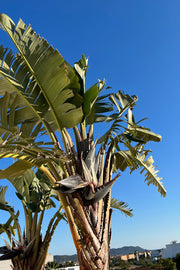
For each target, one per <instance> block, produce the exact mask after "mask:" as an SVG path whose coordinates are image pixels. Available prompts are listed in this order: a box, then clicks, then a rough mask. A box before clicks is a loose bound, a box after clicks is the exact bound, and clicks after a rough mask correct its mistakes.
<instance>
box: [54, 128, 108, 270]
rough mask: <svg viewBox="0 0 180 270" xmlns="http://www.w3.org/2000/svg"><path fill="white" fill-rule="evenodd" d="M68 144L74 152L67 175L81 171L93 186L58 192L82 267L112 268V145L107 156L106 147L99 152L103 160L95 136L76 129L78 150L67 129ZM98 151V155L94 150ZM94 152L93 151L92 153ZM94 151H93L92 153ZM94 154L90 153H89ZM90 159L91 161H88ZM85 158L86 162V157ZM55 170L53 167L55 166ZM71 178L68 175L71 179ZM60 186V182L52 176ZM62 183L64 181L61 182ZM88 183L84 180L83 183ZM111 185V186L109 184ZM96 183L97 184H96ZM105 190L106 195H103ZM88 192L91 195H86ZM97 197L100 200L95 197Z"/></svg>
mask: <svg viewBox="0 0 180 270" xmlns="http://www.w3.org/2000/svg"><path fill="white" fill-rule="evenodd" d="M65 134H66V136H64V143H65V145H66V150H67V151H68V152H69V153H70V154H71V156H72V155H73V157H72V158H71V162H69V163H68V164H65V167H66V174H67V175H66V176H70V175H73V174H78V175H80V176H81V178H82V179H85V180H84V181H88V182H89V185H88V186H87V187H85V188H83V189H81V188H80V189H77V190H76V189H75V191H74V192H72V193H71V192H70V191H69V192H70V193H69V192H68V193H66V194H63V192H62V190H61V188H60V190H59V191H58V194H59V197H60V200H61V202H62V204H63V206H64V209H65V212H66V216H67V219H68V223H69V226H70V230H71V233H72V237H73V240H74V244H75V246H76V249H77V255H78V260H79V264H80V269H81V270H83V269H86V270H95V269H101V270H107V269H109V257H110V254H109V252H110V240H111V214H112V210H111V208H110V203H111V192H110V187H111V185H112V184H111V182H113V181H112V179H111V178H112V152H113V151H112V150H113V147H112V145H110V146H109V148H108V151H107V154H106V155H105V151H104V149H105V148H104V146H103V147H102V148H101V149H100V151H99V159H97V157H96V156H95V149H93V148H95V146H94V143H93V141H92V139H90V138H92V136H91V137H90V138H88V139H86V144H85V140H83V132H82V131H81V134H80V133H79V132H78V130H76V132H75V135H76V138H77V134H78V136H79V140H76V143H77V153H76V152H75V150H74V146H73V144H72V141H71V139H70V137H69V135H68V133H67V131H65V133H64V135H65ZM93 151H94V154H92V152H93ZM90 152H91V153H90ZM89 153H90V154H89ZM88 155H90V156H88ZM87 156H88V158H89V159H88V160H90V161H89V162H90V163H89V164H88V161H87ZM82 158H83V160H85V162H86V165H85V162H84V161H83V160H82ZM95 159H96V162H97V164H96V167H98V169H96V173H95V169H94V166H95ZM51 169H52V168H51ZM67 179H68V178H67ZM51 182H54V184H55V185H56V184H57V182H56V181H53V180H52V179H51ZM59 183H60V184H61V181H60V182H59ZM83 183H84V182H83ZM109 184H110V187H109ZM89 186H91V188H93V189H94V191H93V192H94V194H93V196H94V197H93V196H92V198H91V199H88V197H86V196H85V194H86V193H87V190H89V191H90V189H91V188H90V187H89ZM92 186H93V187H92ZM106 189H107V190H108V191H105V193H103V194H105V195H103V196H102V194H100V193H101V192H102V191H103V192H104V190H106ZM86 195H87V194H86ZM95 197H96V199H94V198H95Z"/></svg>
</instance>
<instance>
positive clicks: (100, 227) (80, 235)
mask: <svg viewBox="0 0 180 270" xmlns="http://www.w3.org/2000/svg"><path fill="white" fill-rule="evenodd" d="M75 196H76V197H74V198H73V197H72V196H71V195H68V200H69V205H70V209H71V213H72V217H73V220H74V222H73V220H72V218H71V220H69V225H70V229H71V233H72V235H73V239H74V242H75V246H76V249H77V255H78V260H79V264H80V269H81V270H83V269H86V270H95V269H102V270H107V269H109V246H110V240H111V213H112V210H111V209H110V194H108V195H106V197H105V198H104V199H103V200H100V201H99V202H98V203H95V204H93V205H89V206H86V205H84V202H83V201H82V199H81V198H80V197H79V196H78V195H77V194H76V195H75Z"/></svg>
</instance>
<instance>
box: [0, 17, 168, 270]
mask: <svg viewBox="0 0 180 270" xmlns="http://www.w3.org/2000/svg"><path fill="white" fill-rule="evenodd" d="M0 25H1V28H2V29H3V30H5V31H6V32H7V34H8V35H9V37H10V38H11V40H12V41H13V43H14V44H15V46H16V48H17V53H13V52H12V51H11V50H9V49H5V48H4V47H3V46H1V47H0V74H1V75H0V135H1V141H0V158H12V159H14V160H15V161H14V163H13V164H12V165H11V166H10V167H8V168H6V169H4V170H1V171H0V178H5V177H6V178H18V177H21V176H22V175H23V174H24V173H26V172H27V171H28V170H29V169H30V168H37V169H38V173H39V174H40V175H42V177H43V179H44V181H47V182H48V181H49V182H50V183H51V185H52V186H53V189H54V190H55V191H56V192H57V195H58V198H59V200H60V201H61V204H62V206H63V208H64V211H65V214H66V217H67V220H68V223H69V227H70V230H71V234H72V238H73V241H74V244H75V247H76V250H77V255H78V260H79V264H80V269H81V270H85V269H86V270H95V269H103V270H107V269H109V254H110V253H109V247H110V240H111V216H112V208H113V207H114V208H116V209H119V210H120V211H121V212H122V213H124V214H126V215H129V216H131V215H132V210H131V209H129V208H128V205H127V204H126V203H124V202H121V201H117V200H116V199H114V198H111V188H112V186H113V184H114V183H115V181H117V179H118V178H119V176H120V174H121V173H122V172H123V171H124V170H125V169H128V168H129V169H130V172H133V171H134V170H136V169H140V172H141V173H142V174H143V173H144V174H145V181H146V182H147V184H148V185H150V184H153V185H155V186H157V187H158V191H159V192H160V194H161V195H162V196H165V194H166V190H165V188H164V186H163V184H162V182H161V178H160V177H158V175H157V171H156V170H155V166H154V160H153V158H152V157H151V156H150V150H149V149H148V148H146V146H147V144H148V142H149V141H154V142H159V141H160V140H161V136H160V135H158V134H155V133H153V132H151V131H150V129H148V128H145V127H143V126H141V125H140V123H141V122H140V121H138V122H136V121H135V117H134V115H133V110H134V108H135V105H136V102H137V100H138V99H137V97H136V96H129V95H128V94H125V93H123V92H122V91H118V92H117V94H114V93H112V94H102V93H104V92H103V91H105V90H106V89H107V88H108V87H107V88H106V86H105V85H106V84H105V81H101V80H99V81H98V82H97V83H95V84H93V85H92V86H91V87H90V88H89V89H86V86H85V78H86V74H87V68H88V59H87V58H86V57H85V56H84V55H83V56H82V59H80V60H79V61H78V62H76V63H75V64H74V67H71V65H69V64H68V63H67V62H66V61H65V60H64V59H63V57H62V56H61V55H60V53H59V52H58V51H57V50H54V49H53V47H52V46H51V45H49V44H48V42H47V41H46V40H45V39H44V38H41V37H40V36H39V35H37V34H36V33H35V32H34V30H33V29H32V27H31V26H27V25H26V24H25V23H24V22H23V21H22V20H19V22H18V24H17V25H15V23H14V22H13V21H12V20H11V19H10V18H9V17H8V16H7V15H5V14H0ZM100 122H101V125H102V124H104V129H106V131H105V132H104V134H102V130H101V131H100V132H99V133H100V138H99V139H97V138H95V137H94V128H95V126H96V125H97V128H98V123H100ZM18 184H19V182H18V181H17V186H18ZM19 194H21V192H20V193H19Z"/></svg>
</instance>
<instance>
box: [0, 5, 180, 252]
mask: <svg viewBox="0 0 180 270" xmlns="http://www.w3.org/2000/svg"><path fill="white" fill-rule="evenodd" d="M0 12H3V13H6V14H8V15H9V16H10V17H11V18H12V19H13V20H14V21H15V22H16V23H17V22H18V19H19V18H22V19H23V21H24V22H26V23H27V24H29V23H30V24H31V25H32V27H33V29H34V30H35V31H36V32H37V33H39V34H40V35H41V36H44V37H45V38H46V39H47V40H48V42H49V43H51V44H52V45H53V46H54V47H55V48H57V49H58V50H59V51H60V52H61V54H62V55H63V57H64V58H65V59H66V60H67V61H68V62H70V63H71V64H73V63H74V62H75V61H77V60H79V59H80V58H81V55H82V54H83V53H84V54H85V55H86V56H89V65H90V68H89V70H88V74H87V85H90V84H93V83H95V82H96V81H97V79H103V78H106V80H107V84H108V85H110V86H112V88H113V91H115V92H116V91H118V90H120V89H121V90H124V91H125V92H127V93H129V94H135V95H137V96H138V97H139V101H138V103H137V107H136V110H135V115H136V118H137V119H141V118H144V117H148V120H147V121H146V122H145V123H144V124H146V126H148V127H150V128H151V130H153V131H154V132H157V133H160V134H161V135H162V138H163V139H162V142H161V143H158V144H156V143H152V144H150V148H151V149H152V151H153V157H154V159H155V163H156V164H157V165H158V169H159V170H160V173H159V175H160V176H162V177H164V180H163V181H164V185H165V187H166V189H167V196H166V198H161V197H160V194H159V193H158V192H157V189H156V188H155V187H153V186H150V187H147V185H146V184H145V183H144V177H143V176H142V175H140V174H139V172H136V173H134V174H132V175H131V176H129V174H128V172H127V173H124V174H122V176H121V177H120V179H119V180H118V181H117V182H116V183H115V185H114V187H113V191H112V194H113V197H116V198H117V199H120V200H123V201H125V202H128V203H129V206H130V207H132V208H133V209H134V216H133V218H126V217H124V216H122V215H121V214H120V213H118V212H116V211H114V214H113V218H112V242H111V247H113V248H117V247H121V246H125V245H139V246H141V247H143V248H146V249H155V248H162V247H165V244H167V243H169V242H170V241H172V240H177V241H178V242H180V227H179V224H180V196H179V193H180V176H179V175H180V173H179V162H180V158H179V153H180V142H179V137H180V123H179V122H180V121H179V108H180V106H179V100H180V75H179V73H180V2H179V0H173V1H170V0H124V1H123V0H111V1H107V0H91V1H82V0H80V1H78V0H77V1H72V0H69V1H65V0H63V1H62V0H51V1H47V0H46V1H42V0H39V1H35V0H31V1H25V0H23V1H19V0H16V1H12V0H11V1H10V0H9V1H6V2H5V1H3V2H2V3H1V10H0ZM0 43H3V44H4V45H7V46H10V43H9V42H8V41H7V38H6V36H5V34H4V33H2V32H0ZM0 164H1V165H2V166H4V163H3V162H2V161H0ZM0 167H1V166H0ZM2 183H3V184H5V181H2ZM8 196H9V195H8ZM8 200H9V201H12V203H14V202H15V198H13V196H9V197H8ZM50 213H51V212H49V214H48V215H50ZM46 221H48V216H47V219H46ZM44 230H45V227H44ZM0 244H3V241H2V240H0ZM50 252H51V253H52V254H54V255H55V254H73V253H75V249H74V246H73V243H72V240H71V236H70V233H69V229H68V226H67V225H66V224H65V223H64V222H61V224H60V225H59V227H58V229H57V230H56V233H55V236H54V239H53V241H52V244H51V246H50Z"/></svg>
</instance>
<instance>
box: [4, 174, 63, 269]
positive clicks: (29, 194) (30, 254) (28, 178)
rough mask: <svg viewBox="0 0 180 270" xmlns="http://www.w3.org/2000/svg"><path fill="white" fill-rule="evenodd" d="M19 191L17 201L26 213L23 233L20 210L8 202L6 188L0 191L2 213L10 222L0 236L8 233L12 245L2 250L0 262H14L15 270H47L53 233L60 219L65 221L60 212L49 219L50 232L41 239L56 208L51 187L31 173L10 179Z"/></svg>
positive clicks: (54, 195) (54, 196)
mask: <svg viewBox="0 0 180 270" xmlns="http://www.w3.org/2000/svg"><path fill="white" fill-rule="evenodd" d="M9 181H10V182H11V183H12V184H13V186H14V187H15V188H16V191H17V192H16V195H17V198H18V199H19V200H20V201H21V202H22V206H23V209H24V222H25V230H24V231H23V232H22V229H21V225H20V220H19V214H20V213H19V210H18V211H17V212H15V210H14V208H13V207H12V206H10V205H9V203H7V202H6V201H5V193H6V190H7V186H6V187H1V189H0V210H3V211H7V212H8V213H9V214H10V218H9V219H8V220H7V221H6V222H5V224H0V233H6V235H7V238H8V239H9V243H8V242H7V241H5V244H6V245H5V246H3V247H0V253H1V254H3V255H2V256H0V260H7V259H11V263H12V269H14V270H30V269H35V270H41V269H44V266H45V261H46V257H47V253H48V248H49V245H50V242H51V239H52V236H53V233H54V231H55V229H56V227H57V225H58V223H59V221H60V220H61V219H63V218H64V219H65V217H64V216H63V214H61V211H60V209H58V210H57V211H56V213H55V214H54V215H53V217H52V218H50V221H49V224H48V226H47V230H46V233H45V235H44V236H42V232H41V230H42V224H43V217H44V213H45V211H46V210H48V209H50V208H52V207H55V206H56V205H55V203H54V201H53V200H52V198H56V199H57V195H56V194H54V191H53V189H52V188H51V187H50V183H48V182H46V183H45V182H44V181H42V179H38V178H37V174H35V173H34V172H33V171H32V170H31V169H29V170H28V171H27V172H26V173H25V174H24V175H23V176H20V177H17V178H13V179H9Z"/></svg>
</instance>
